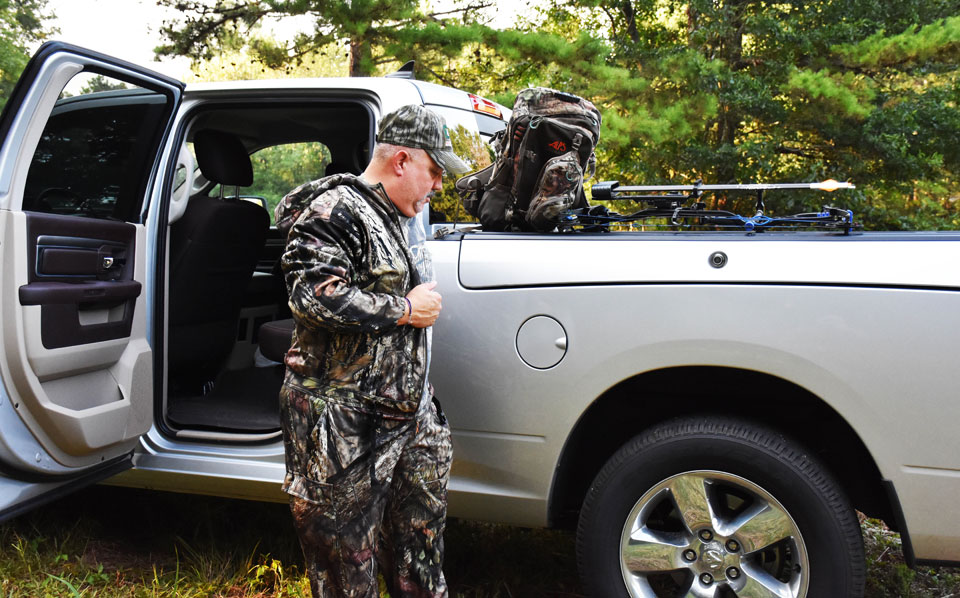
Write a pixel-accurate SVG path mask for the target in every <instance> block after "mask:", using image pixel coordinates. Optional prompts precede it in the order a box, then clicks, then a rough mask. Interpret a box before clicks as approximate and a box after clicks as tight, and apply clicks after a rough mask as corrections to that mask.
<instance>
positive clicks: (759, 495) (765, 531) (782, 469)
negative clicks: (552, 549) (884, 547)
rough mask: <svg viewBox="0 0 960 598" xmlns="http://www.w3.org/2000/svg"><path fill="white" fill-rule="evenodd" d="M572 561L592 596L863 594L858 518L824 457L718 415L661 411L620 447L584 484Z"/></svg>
mask: <svg viewBox="0 0 960 598" xmlns="http://www.w3.org/2000/svg"><path fill="white" fill-rule="evenodd" d="M681 506H682V508H681ZM577 562H578V565H579V567H580V574H581V577H582V579H583V583H584V586H585V588H586V590H587V593H588V595H590V596H593V597H595V598H666V597H668V596H670V597H673V596H684V597H687V598H707V597H709V598H731V597H740V598H745V597H749V598H767V597H769V598H785V597H790V598H809V597H812V598H820V597H822V596H830V597H831V598H861V597H862V596H863V585H864V576H865V573H864V570H865V569H864V555H863V539H862V537H861V535H860V526H859V522H858V520H857V517H856V514H855V513H854V511H853V509H852V508H851V507H850V505H849V503H848V501H847V499H846V497H845V496H844V494H843V492H842V491H841V490H840V488H839V486H838V485H837V484H836V482H835V481H833V479H832V478H831V477H830V475H829V474H828V473H827V471H826V469H825V468H824V467H822V466H821V465H819V464H818V463H817V462H816V461H814V460H813V458H812V457H810V456H809V455H806V454H805V453H804V452H803V450H801V449H800V448H799V447H798V446H797V445H795V444H793V443H791V442H790V441H788V440H786V439H784V438H783V437H782V436H780V435H779V434H777V433H776V432H773V431H772V430H769V429H767V428H764V427H762V426H760V425H756V424H750V423H744V422H739V421H735V420H730V419H723V418H709V419H686V420H677V421H672V422H667V423H665V424H661V425H658V426H656V427H654V428H652V429H650V430H648V431H646V432H644V433H643V434H641V435H639V436H637V437H636V438H634V439H632V440H631V441H630V442H628V443H627V444H626V445H624V446H623V447H622V448H621V449H620V450H619V451H617V453H615V454H614V455H613V457H611V458H610V460H609V461H607V463H606V464H605V465H604V467H603V469H601V471H600V473H599V474H597V477H596V479H594V481H593V484H591V486H590V488H589V490H588V492H587V496H586V499H585V501H584V505H583V508H582V510H581V512H580V521H579V525H578V528H577Z"/></svg>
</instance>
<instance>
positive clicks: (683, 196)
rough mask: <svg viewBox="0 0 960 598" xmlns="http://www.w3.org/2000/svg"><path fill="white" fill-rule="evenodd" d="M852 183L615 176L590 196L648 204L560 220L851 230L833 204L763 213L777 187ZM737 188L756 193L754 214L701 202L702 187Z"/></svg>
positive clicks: (574, 226)
mask: <svg viewBox="0 0 960 598" xmlns="http://www.w3.org/2000/svg"><path fill="white" fill-rule="evenodd" d="M854 188H855V186H854V185H853V184H851V183H841V182H837V181H834V180H832V179H831V180H826V181H821V182H817V183H771V184H765V183H749V184H740V185H704V184H703V182H702V181H697V182H696V183H694V184H692V185H639V186H625V187H621V186H620V183H619V181H604V182H601V183H597V184H596V185H594V186H593V187H592V188H591V190H592V193H593V199H594V200H597V201H604V200H614V199H616V200H627V201H639V202H643V203H644V204H646V206H645V207H644V208H643V209H640V210H638V211H636V212H633V213H632V214H619V213H617V212H612V211H610V210H608V209H607V208H606V207H605V206H600V205H596V206H591V207H589V208H580V209H576V210H571V211H570V212H568V213H567V214H566V215H565V217H564V219H563V220H562V221H561V223H560V225H559V228H560V230H561V231H572V230H584V231H593V230H609V226H610V225H611V224H614V223H624V222H637V221H644V220H650V219H666V220H668V221H669V223H670V225H671V226H681V227H682V226H707V227H718V228H737V229H740V230H745V231H747V232H762V231H764V230H769V229H784V228H824V229H832V230H838V231H843V233H844V234H849V233H850V231H851V230H857V229H859V228H860V227H861V225H860V224H859V223H857V222H854V220H853V212H852V211H850V210H844V209H842V208H836V207H833V206H826V207H823V208H822V209H821V210H820V211H819V212H809V213H802V214H793V215H789V216H767V215H766V214H764V210H765V206H764V203H763V194H764V192H765V191H770V190H775V189H776V190H780V189H806V190H819V191H835V190H837V189H854ZM716 191H737V192H747V193H755V194H756V198H757V201H756V209H755V213H754V215H753V216H743V215H740V214H736V213H734V212H729V211H726V210H708V209H707V206H706V203H704V202H703V201H700V200H701V198H702V196H703V194H704V193H706V192H716Z"/></svg>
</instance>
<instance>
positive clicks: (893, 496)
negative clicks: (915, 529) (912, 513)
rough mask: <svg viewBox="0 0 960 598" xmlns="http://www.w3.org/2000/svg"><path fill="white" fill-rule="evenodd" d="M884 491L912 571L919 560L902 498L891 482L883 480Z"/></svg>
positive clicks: (905, 557) (904, 556)
mask: <svg viewBox="0 0 960 598" xmlns="http://www.w3.org/2000/svg"><path fill="white" fill-rule="evenodd" d="M880 483H881V484H882V485H883V489H884V491H885V492H886V493H887V500H888V502H889V503H890V512H891V513H892V514H893V518H894V519H895V523H896V526H897V529H898V530H900V543H901V545H902V547H903V560H904V561H906V563H907V566H908V567H910V568H911V569H916V568H917V558H916V556H915V555H914V553H913V544H912V543H911V542H910V532H909V531H907V520H906V518H905V517H904V516H903V507H901V506H900V497H898V496H897V489H896V488H894V486H893V482H892V481H890V480H881V482H880Z"/></svg>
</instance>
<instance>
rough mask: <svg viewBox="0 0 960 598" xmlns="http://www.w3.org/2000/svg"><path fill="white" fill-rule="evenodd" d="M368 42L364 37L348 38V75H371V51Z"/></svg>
mask: <svg viewBox="0 0 960 598" xmlns="http://www.w3.org/2000/svg"><path fill="white" fill-rule="evenodd" d="M372 52H373V51H372V49H371V46H370V42H369V41H368V40H367V39H366V38H365V37H352V38H350V76H351V77H369V76H371V75H373V60H372V57H373V53H372Z"/></svg>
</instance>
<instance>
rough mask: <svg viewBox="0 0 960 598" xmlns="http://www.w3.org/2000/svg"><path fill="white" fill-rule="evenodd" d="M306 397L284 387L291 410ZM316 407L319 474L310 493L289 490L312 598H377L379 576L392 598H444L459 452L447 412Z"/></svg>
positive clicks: (312, 464)
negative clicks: (452, 482)
mask: <svg viewBox="0 0 960 598" xmlns="http://www.w3.org/2000/svg"><path fill="white" fill-rule="evenodd" d="M298 394H300V392H299V391H297V390H294V389H290V388H289V387H284V390H283V391H282V392H281V405H283V406H284V408H285V410H289V409H290V407H291V403H290V402H288V401H289V399H293V404H297V403H299V404H301V405H302V404H303V402H300V401H297V399H298V398H302V397H296V396H293V397H291V396H290V395H298ZM284 395H287V396H284ZM285 399H286V400H285ZM311 399H312V401H311V402H312V404H313V407H314V408H313V409H311V411H312V412H313V414H314V415H315V417H316V418H317V421H316V424H315V426H313V430H312V432H311V433H310V437H311V438H312V441H311V442H309V445H310V446H311V449H312V454H309V455H303V457H305V458H306V460H307V462H308V463H309V465H308V467H309V468H310V470H311V471H312V472H316V474H315V475H310V476H309V477H311V478H314V479H313V480H312V481H311V480H307V481H306V486H309V488H310V490H309V492H302V491H301V492H299V493H298V492H291V494H292V496H291V500H290V508H291V511H292V513H293V520H294V526H295V527H296V529H297V533H298V535H299V537H300V545H301V547H302V548H303V553H304V557H305V559H306V563H307V573H308V575H309V578H310V587H311V589H312V592H313V596H314V598H341V597H344V598H346V597H349V598H377V597H378V596H379V588H378V581H377V575H378V573H382V574H383V577H384V579H385V580H386V583H387V588H388V591H389V592H390V596H391V597H392V598H404V597H410V598H413V597H417V598H420V597H423V598H445V597H446V596H447V586H446V581H445V580H444V577H443V571H442V569H441V568H442V564H443V531H444V527H445V524H446V509H447V480H448V477H449V473H450V463H451V459H452V448H451V444H450V430H449V428H448V426H447V424H446V421H445V419H444V418H443V415H442V413H440V412H438V409H437V407H436V405H431V406H430V409H426V410H424V412H423V413H422V414H419V415H418V416H417V417H415V418H413V419H411V418H409V417H400V418H397V417H389V416H387V415H382V414H381V415H377V414H374V413H369V412H366V411H364V410H361V409H356V408H354V407H353V406H346V405H343V404H335V403H322V402H321V403H322V409H321V410H319V412H318V410H317V409H316V404H317V399H316V398H315V397H311ZM294 411H296V409H294ZM288 415H289V413H284V416H285V418H286V417H287V416H288ZM294 417H296V416H294ZM288 429H289V428H287V426H285V433H286V432H287V431H288ZM301 446H304V445H302V444H301ZM287 450H288V452H289V451H290V450H291V445H290V443H288V444H287ZM294 450H296V449H294ZM290 461H291V460H290V455H289V454H288V464H289V463H290ZM301 462H302V461H301ZM288 478H289V476H288ZM291 486H293V487H296V486H297V485H296V484H292V485H291ZM306 486H305V485H302V484H301V485H300V487H301V488H305V487H306ZM292 490H293V488H288V491H292ZM298 494H299V495H298Z"/></svg>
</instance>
